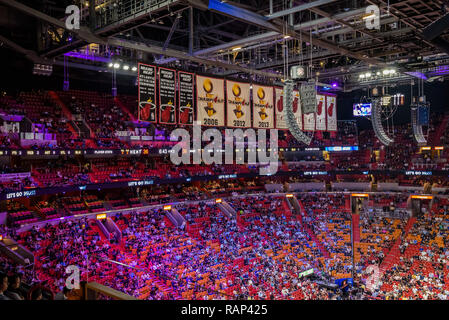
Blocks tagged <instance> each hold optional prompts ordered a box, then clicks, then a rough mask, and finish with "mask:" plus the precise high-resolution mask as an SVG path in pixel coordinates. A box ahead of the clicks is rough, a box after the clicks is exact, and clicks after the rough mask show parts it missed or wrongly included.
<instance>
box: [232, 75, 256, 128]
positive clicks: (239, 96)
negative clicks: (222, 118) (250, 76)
mask: <svg viewBox="0 0 449 320" xmlns="http://www.w3.org/2000/svg"><path fill="white" fill-rule="evenodd" d="M226 98H227V104H226V110H227V117H226V124H227V126H228V127H233V128H250V127H251V107H250V84H249V83H241V82H235V81H229V80H226Z"/></svg>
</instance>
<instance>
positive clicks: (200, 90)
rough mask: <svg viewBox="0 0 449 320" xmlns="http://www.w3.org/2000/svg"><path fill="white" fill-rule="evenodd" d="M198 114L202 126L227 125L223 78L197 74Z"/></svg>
mask: <svg viewBox="0 0 449 320" xmlns="http://www.w3.org/2000/svg"><path fill="white" fill-rule="evenodd" d="M196 116H197V120H198V121H200V122H201V125H202V126H209V127H220V126H224V125H225V100H224V80H223V79H217V78H212V77H204V76H199V75H196Z"/></svg>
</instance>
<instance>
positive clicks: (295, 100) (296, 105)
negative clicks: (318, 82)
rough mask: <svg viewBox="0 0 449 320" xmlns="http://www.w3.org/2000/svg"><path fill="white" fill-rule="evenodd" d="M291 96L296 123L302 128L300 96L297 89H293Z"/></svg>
mask: <svg viewBox="0 0 449 320" xmlns="http://www.w3.org/2000/svg"><path fill="white" fill-rule="evenodd" d="M293 96H294V97H293V113H294V114H295V118H296V123H297V124H298V126H299V128H300V129H301V130H303V124H302V107H301V97H300V96H299V91H298V90H293Z"/></svg>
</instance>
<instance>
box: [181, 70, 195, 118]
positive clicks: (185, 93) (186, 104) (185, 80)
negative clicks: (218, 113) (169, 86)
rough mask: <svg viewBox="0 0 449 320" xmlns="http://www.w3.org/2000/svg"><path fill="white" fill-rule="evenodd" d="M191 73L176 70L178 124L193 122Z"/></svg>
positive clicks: (192, 75)
mask: <svg viewBox="0 0 449 320" xmlns="http://www.w3.org/2000/svg"><path fill="white" fill-rule="evenodd" d="M193 77H194V74H193V73H189V72H182V71H179V72H178V85H179V101H178V113H179V115H178V122H179V124H193Z"/></svg>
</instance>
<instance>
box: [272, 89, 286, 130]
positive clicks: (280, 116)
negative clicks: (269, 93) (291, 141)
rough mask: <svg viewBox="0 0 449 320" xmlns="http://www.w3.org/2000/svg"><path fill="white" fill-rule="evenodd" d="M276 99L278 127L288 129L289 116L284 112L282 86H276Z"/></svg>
mask: <svg viewBox="0 0 449 320" xmlns="http://www.w3.org/2000/svg"><path fill="white" fill-rule="evenodd" d="M274 99H275V104H276V109H275V111H276V129H281V130H285V129H288V126H287V116H286V114H285V112H284V90H282V88H280V87H275V88H274Z"/></svg>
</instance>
